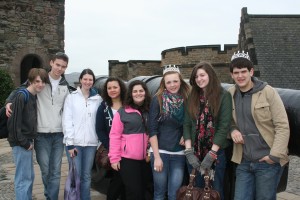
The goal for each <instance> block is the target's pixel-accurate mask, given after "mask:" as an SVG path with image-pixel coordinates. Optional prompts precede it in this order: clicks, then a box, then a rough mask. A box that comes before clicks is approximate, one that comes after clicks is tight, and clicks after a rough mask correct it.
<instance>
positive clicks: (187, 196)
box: [176, 169, 221, 200]
mask: <svg viewBox="0 0 300 200" xmlns="http://www.w3.org/2000/svg"><path fill="white" fill-rule="evenodd" d="M196 173H197V171H196V169H193V170H192V173H191V174H190V180H189V184H188V185H187V186H182V187H180V188H179V189H178V190H177V193H176V200H220V199H221V197H220V194H219V193H218V192H217V191H216V190H213V189H212V187H211V184H210V177H209V173H208V170H206V171H205V175H204V180H205V187H204V188H198V187H194V184H195V178H196Z"/></svg>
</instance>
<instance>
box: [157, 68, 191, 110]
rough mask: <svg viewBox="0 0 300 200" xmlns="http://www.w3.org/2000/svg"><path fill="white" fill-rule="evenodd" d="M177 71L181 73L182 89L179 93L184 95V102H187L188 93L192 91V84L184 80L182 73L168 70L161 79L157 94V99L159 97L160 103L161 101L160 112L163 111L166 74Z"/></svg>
mask: <svg viewBox="0 0 300 200" xmlns="http://www.w3.org/2000/svg"><path fill="white" fill-rule="evenodd" d="M175 73H177V74H178V75H179V79H180V89H179V91H178V94H180V95H182V97H183V102H184V104H185V103H186V100H187V98H188V95H189V92H190V86H189V85H188V84H187V83H186V82H185V81H184V80H183V78H182V76H181V74H180V73H178V72H174V71H170V72H166V73H165V74H164V75H163V77H162V79H161V81H160V85H159V88H158V90H157V92H156V94H155V95H156V96H157V99H158V103H159V107H160V113H161V111H162V94H163V92H164V90H165V89H166V86H165V76H166V75H169V74H175Z"/></svg>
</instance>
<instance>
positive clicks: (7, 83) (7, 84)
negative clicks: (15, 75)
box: [0, 69, 14, 107]
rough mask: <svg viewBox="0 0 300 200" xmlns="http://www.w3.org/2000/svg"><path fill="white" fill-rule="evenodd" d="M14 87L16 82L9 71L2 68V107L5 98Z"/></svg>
mask: <svg viewBox="0 0 300 200" xmlns="http://www.w3.org/2000/svg"><path fill="white" fill-rule="evenodd" d="M13 89H14V83H13V80H12V78H11V76H10V75H9V73H8V72H7V71H5V70H3V69H0V107H2V106H3V105H4V103H5V99H6V98H7V97H8V95H9V94H10V93H11V91H12V90H13Z"/></svg>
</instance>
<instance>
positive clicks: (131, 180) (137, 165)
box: [120, 158, 147, 200]
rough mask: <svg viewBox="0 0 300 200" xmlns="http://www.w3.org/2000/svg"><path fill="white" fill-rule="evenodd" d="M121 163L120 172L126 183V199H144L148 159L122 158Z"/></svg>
mask: <svg viewBox="0 0 300 200" xmlns="http://www.w3.org/2000/svg"><path fill="white" fill-rule="evenodd" d="M120 163H121V164H120V168H121V169H120V173H121V177H122V180H123V183H124V185H125V191H126V200H144V199H145V190H146V178H145V177H146V167H147V166H146V161H145V160H132V159H128V158H122V160H121V162H120Z"/></svg>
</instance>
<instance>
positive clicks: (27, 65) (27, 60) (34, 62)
mask: <svg viewBox="0 0 300 200" xmlns="http://www.w3.org/2000/svg"><path fill="white" fill-rule="evenodd" d="M31 68H42V62H41V60H40V58H39V57H38V56H37V55H34V54H29V55H26V56H25V57H24V58H23V60H22V61H21V66H20V72H21V76H20V77H21V79H20V81H21V83H20V84H22V83H24V82H25V81H26V80H27V76H28V72H29V70H30V69H31Z"/></svg>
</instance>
